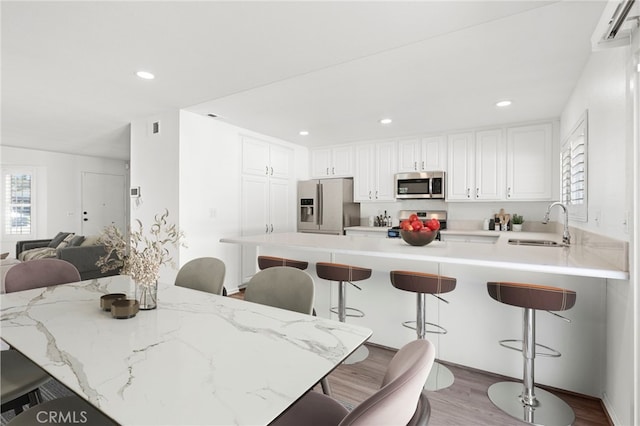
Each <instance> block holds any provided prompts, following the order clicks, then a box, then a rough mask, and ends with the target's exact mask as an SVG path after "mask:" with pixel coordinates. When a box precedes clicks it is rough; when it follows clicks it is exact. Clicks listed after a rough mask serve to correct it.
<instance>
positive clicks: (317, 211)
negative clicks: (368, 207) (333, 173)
mask: <svg viewBox="0 0 640 426" xmlns="http://www.w3.org/2000/svg"><path fill="white" fill-rule="evenodd" d="M297 207H298V232H311V233H315V234H334V235H343V234H344V228H345V227H347V226H357V225H360V203H354V202H353V179H314V180H307V181H300V182H298V206H297Z"/></svg>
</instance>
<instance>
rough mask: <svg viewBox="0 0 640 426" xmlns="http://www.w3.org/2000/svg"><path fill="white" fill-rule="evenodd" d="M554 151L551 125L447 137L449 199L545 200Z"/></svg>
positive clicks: (549, 193) (549, 195)
mask: <svg viewBox="0 0 640 426" xmlns="http://www.w3.org/2000/svg"><path fill="white" fill-rule="evenodd" d="M505 134H506V140H505ZM552 148H553V138H552V125H551V123H544V124H536V125H527V126H517V127H515V126H514V127H508V128H506V129H491V130H481V131H477V132H466V133H456V134H451V135H449V137H448V147H447V149H448V159H449V161H448V173H447V200H448V201H473V200H475V201H506V200H519V201H535V200H549V199H551V196H552V186H551V180H552V165H553V153H552Z"/></svg>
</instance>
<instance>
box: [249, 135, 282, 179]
mask: <svg viewBox="0 0 640 426" xmlns="http://www.w3.org/2000/svg"><path fill="white" fill-rule="evenodd" d="M292 157H293V151H292V150H291V149H289V148H287V147H284V146H280V145H277V144H273V143H269V142H266V141H262V140H259V139H254V138H251V137H248V136H244V137H243V138H242V173H243V174H251V175H256V176H273V177H276V178H281V179H288V178H289V177H290V176H291V167H292V161H291V159H292Z"/></svg>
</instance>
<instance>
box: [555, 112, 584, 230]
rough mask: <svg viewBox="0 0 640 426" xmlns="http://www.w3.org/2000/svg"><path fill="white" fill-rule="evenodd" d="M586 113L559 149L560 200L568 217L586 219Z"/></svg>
mask: <svg viewBox="0 0 640 426" xmlns="http://www.w3.org/2000/svg"><path fill="white" fill-rule="evenodd" d="M587 132H588V127H587V113H586V111H585V113H584V115H583V116H582V117H581V118H580V120H578V123H577V124H576V125H575V126H574V128H573V130H572V131H571V133H570V134H569V136H568V137H567V138H566V139H565V141H564V143H563V146H562V150H561V151H560V161H561V171H562V202H563V203H564V204H565V205H566V206H567V207H568V208H569V217H571V219H574V220H579V221H582V222H586V221H587V139H588V134H587Z"/></svg>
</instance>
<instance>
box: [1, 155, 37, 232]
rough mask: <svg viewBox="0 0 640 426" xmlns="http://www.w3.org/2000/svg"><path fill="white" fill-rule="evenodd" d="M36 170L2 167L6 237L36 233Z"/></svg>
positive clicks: (3, 217)
mask: <svg viewBox="0 0 640 426" xmlns="http://www.w3.org/2000/svg"><path fill="white" fill-rule="evenodd" d="M34 176H35V173H34V170H33V169H28V168H20V169H18V168H4V167H3V169H2V206H3V208H2V234H3V235H4V236H5V237H8V238H11V237H12V236H16V237H33V236H34V235H35V229H34V227H35V209H34V206H33V201H34V200H35V198H34V196H35V194H34V189H35V180H34Z"/></svg>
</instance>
